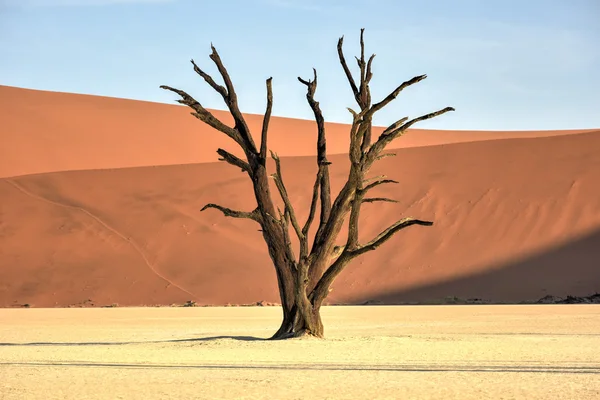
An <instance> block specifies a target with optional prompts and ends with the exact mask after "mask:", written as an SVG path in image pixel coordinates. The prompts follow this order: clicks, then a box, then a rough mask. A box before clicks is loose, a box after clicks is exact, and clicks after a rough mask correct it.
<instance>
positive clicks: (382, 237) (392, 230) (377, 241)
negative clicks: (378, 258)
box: [351, 217, 433, 258]
mask: <svg viewBox="0 0 600 400" xmlns="http://www.w3.org/2000/svg"><path fill="white" fill-rule="evenodd" d="M411 225H423V226H431V225H433V222H431V221H422V220H420V219H414V218H410V217H409V218H403V219H401V220H400V221H398V222H396V223H395V224H393V225H392V226H390V227H389V228H387V229H386V230H384V231H383V232H381V233H380V234H379V235H377V237H375V238H374V239H373V240H371V241H370V242H368V243H367V244H365V245H362V246H359V247H358V248H357V249H356V250H353V251H352V252H351V256H352V258H354V257H357V256H359V255H361V254H364V253H366V252H368V251H372V250H375V249H376V248H378V247H379V246H381V245H382V244H383V243H385V242H387V241H388V240H389V239H390V238H391V237H392V236H394V234H396V233H397V232H398V231H400V230H401V229H404V228H407V227H409V226H411Z"/></svg>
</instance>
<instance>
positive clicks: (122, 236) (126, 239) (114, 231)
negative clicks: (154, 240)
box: [4, 179, 196, 299]
mask: <svg viewBox="0 0 600 400" xmlns="http://www.w3.org/2000/svg"><path fill="white" fill-rule="evenodd" d="M4 181H5V182H6V183H8V184H9V185H11V186H13V187H14V188H15V189H17V190H18V191H20V192H21V193H23V194H25V195H26V196H29V197H31V198H34V199H36V200H40V201H43V202H46V203H50V204H53V205H55V206H59V207H64V208H70V209H73V210H78V211H80V212H82V213H84V214H86V215H87V216H88V217H90V218H92V219H93V220H94V221H96V222H97V223H99V224H100V225H101V226H102V227H104V228H105V229H107V230H109V231H110V232H112V233H113V234H115V235H117V236H118V237H120V238H121V239H123V240H124V241H126V242H127V243H129V244H130V245H131V247H133V249H134V250H135V251H136V252H137V253H138V254H139V255H140V256H141V257H142V260H143V261H144V263H145V264H146V266H147V267H148V268H149V269H150V271H152V273H153V274H154V275H156V276H157V277H159V278H160V279H162V280H163V281H165V282H166V283H168V285H167V287H169V286H174V287H176V288H177V289H179V290H181V291H182V292H184V293H187V294H189V295H190V296H192V297H193V298H194V299H196V295H195V294H193V293H192V292H190V291H188V290H186V289H184V288H183V287H181V286H179V285H178V284H176V283H175V282H173V281H171V280H170V279H168V278H166V277H165V276H164V275H162V274H161V273H160V272H158V271H157V270H156V266H155V265H154V264H152V263H151V262H150V260H149V259H148V257H147V256H146V254H144V252H143V251H142V249H141V248H140V246H138V245H137V244H136V243H135V242H134V241H132V240H131V239H130V238H128V237H127V236H125V235H124V234H122V233H121V232H119V231H118V230H117V229H116V228H113V227H112V226H110V225H109V224H107V223H106V222H104V221H103V220H102V219H101V218H100V217H98V216H96V215H94V214H93V213H91V212H90V211H88V210H86V209H85V208H83V207H78V206H72V205H70V204H63V203H59V202H57V201H54V200H50V199H47V198H45V197H43V196H40V195H38V194H35V193H32V192H30V191H29V190H27V189H25V188H24V187H23V186H21V185H20V184H18V183H17V182H15V181H13V180H12V179H4Z"/></svg>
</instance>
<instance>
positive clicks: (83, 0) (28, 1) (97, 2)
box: [0, 0, 177, 9]
mask: <svg viewBox="0 0 600 400" xmlns="http://www.w3.org/2000/svg"><path fill="white" fill-rule="evenodd" d="M175 1H177V0H0V5H1V6H2V7H3V8H19V9H31V8H50V7H86V6H109V5H116V4H158V3H172V2H175Z"/></svg>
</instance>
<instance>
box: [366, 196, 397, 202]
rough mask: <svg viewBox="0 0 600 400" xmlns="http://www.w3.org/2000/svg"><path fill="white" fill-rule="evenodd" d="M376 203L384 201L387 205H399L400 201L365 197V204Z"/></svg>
mask: <svg viewBox="0 0 600 400" xmlns="http://www.w3.org/2000/svg"><path fill="white" fill-rule="evenodd" d="M376 201H382V202H386V203H397V202H398V200H394V199H389V198H387V197H365V198H364V199H363V200H362V202H363V203H375V202H376Z"/></svg>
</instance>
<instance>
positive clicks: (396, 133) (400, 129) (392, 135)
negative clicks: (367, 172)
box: [366, 107, 455, 166]
mask: <svg viewBox="0 0 600 400" xmlns="http://www.w3.org/2000/svg"><path fill="white" fill-rule="evenodd" d="M450 111H455V110H454V108H452V107H446V108H444V109H441V110H439V111H435V112H432V113H429V114H425V115H422V116H420V117H417V118H413V119H411V120H410V121H408V122H406V123H403V124H402V125H400V126H397V127H396V126H395V125H396V124H398V123H402V122H401V121H403V120H405V119H404V118H403V119H401V120H399V121H398V122H395V123H394V124H392V125H390V127H388V129H386V130H385V131H384V132H383V133H382V134H381V135H380V136H379V138H378V139H377V141H376V142H375V143H373V145H372V146H371V147H370V148H369V150H368V153H367V157H366V160H367V165H369V166H370V165H371V164H372V163H373V162H374V161H375V160H377V159H379V158H381V157H380V153H381V152H382V151H383V150H385V147H386V146H387V145H388V144H389V143H390V142H392V141H393V140H395V139H397V138H399V137H401V136H403V135H404V134H405V133H406V131H407V129H408V128H410V127H411V126H413V125H414V124H416V123H417V122H420V121H425V120H428V119H431V118H435V117H437V116H439V115H442V114H445V113H447V112H450ZM390 128H392V129H390ZM386 131H387V132H386Z"/></svg>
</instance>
